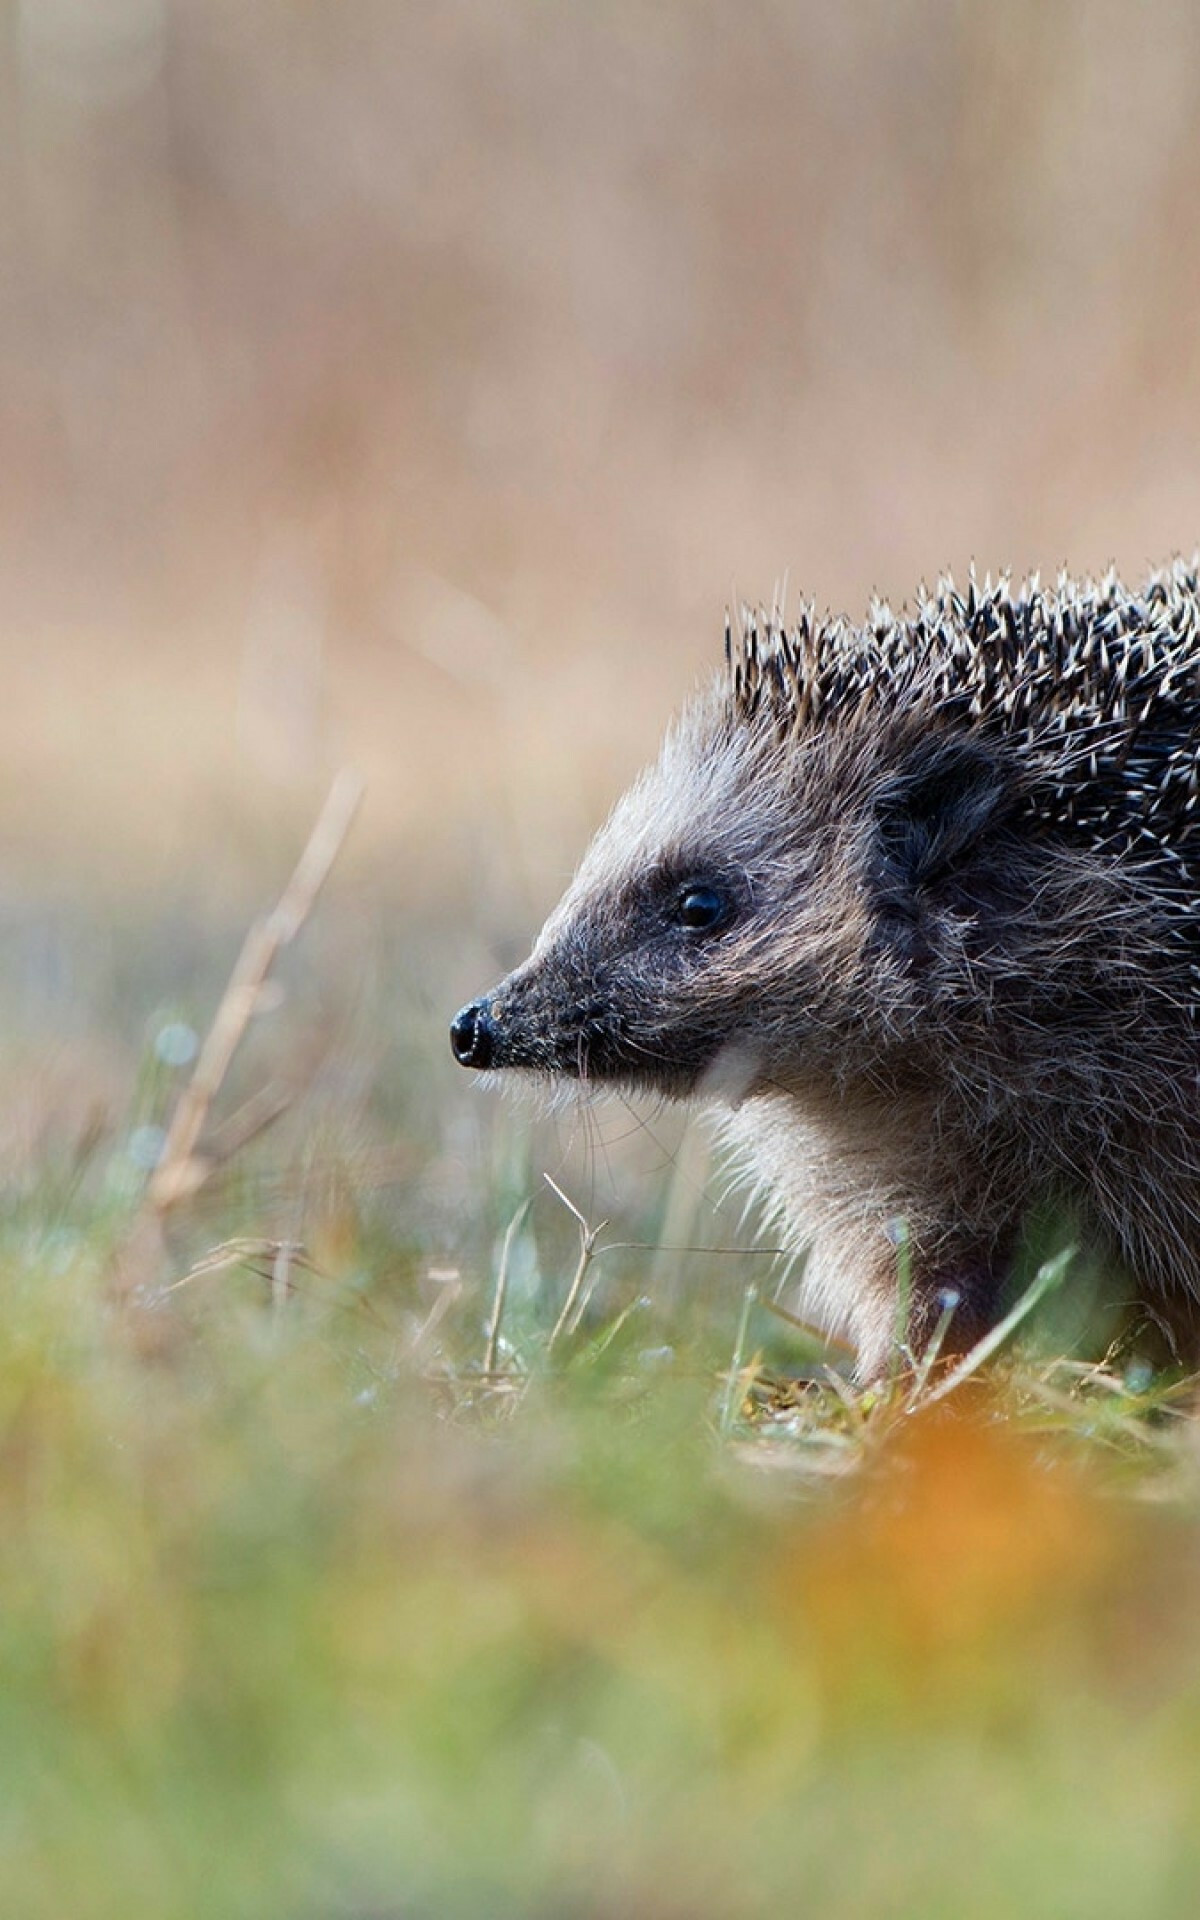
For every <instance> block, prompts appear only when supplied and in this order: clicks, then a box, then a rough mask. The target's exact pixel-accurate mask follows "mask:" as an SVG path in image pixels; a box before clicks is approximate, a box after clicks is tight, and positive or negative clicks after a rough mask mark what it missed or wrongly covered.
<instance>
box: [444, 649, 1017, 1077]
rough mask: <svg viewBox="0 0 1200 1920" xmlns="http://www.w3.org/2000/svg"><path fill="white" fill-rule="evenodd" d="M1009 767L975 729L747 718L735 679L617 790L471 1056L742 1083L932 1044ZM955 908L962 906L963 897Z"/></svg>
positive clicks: (461, 1035) (536, 1068)
mask: <svg viewBox="0 0 1200 1920" xmlns="http://www.w3.org/2000/svg"><path fill="white" fill-rule="evenodd" d="M1006 793H1007V786H1006V776H1005V774H1004V772H1003V770H1002V768H1001V766H1000V764H999V761H998V760H997V758H996V757H995V756H994V755H993V754H992V753H991V752H989V751H987V750H985V749H984V748H983V747H982V746H980V744H979V743H978V742H977V741H976V740H975V739H973V738H971V737H969V736H962V735H953V734H939V733H937V732H936V731H935V732H933V733H932V734H931V732H930V729H929V725H928V720H927V719H926V720H925V721H923V722H922V723H921V724H920V725H914V724H912V717H911V716H909V718H908V720H907V721H904V720H902V719H898V718H897V717H896V716H892V717H891V718H890V719H886V720H884V721H882V722H880V723H879V724H876V725H872V726H869V727H868V726H862V727H858V726H853V725H847V726H838V727H827V726H809V727H800V726H792V727H789V728H786V729H785V728H781V727H780V726H779V725H778V724H777V717H773V716H772V715H770V714H769V713H767V712H765V711H764V712H763V713H762V714H761V715H759V716H758V717H757V718H754V717H753V716H752V717H750V718H749V719H748V718H747V717H746V716H745V714H743V713H739V711H738V710H737V708H736V705H734V706H733V707H732V708H731V704H730V701H729V698H728V693H727V690H726V689H725V688H724V687H721V686H718V687H716V688H714V690H713V692H712V694H711V695H710V696H709V697H708V698H707V699H704V700H702V701H700V702H699V703H698V704H697V705H696V706H695V707H694V708H693V709H692V711H691V712H690V713H688V714H687V715H686V716H685V717H684V719H683V720H682V721H681V722H680V723H679V725H678V726H677V727H676V728H675V729H674V731H673V732H672V733H671V734H670V735H669V737H668V739H667V741H666V744H665V746H664V748H663V751H662V754H661V756H660V758H659V761H658V763H657V765H656V766H654V767H653V768H651V769H650V770H649V771H648V772H647V773H645V774H643V776H642V777H641V778H640V779H639V780H638V781H637V783H636V784H635V785H634V786H633V788H632V789H631V790H630V791H629V792H628V793H627V794H626V795H625V797H624V799H623V800H621V801H620V803H619V804H618V806H617V808H616V810H615V812H614V813H613V815H612V817H611V819H610V820H609V821H608V823H607V825H606V826H605V827H604V828H603V829H602V830H601V832H600V833H599V834H598V836H597V838H596V840H595V841H594V842H593V844H592V846H591V848H590V849H589V851H588V853H587V855H586V856H585V858H584V861H583V863H582V865H581V866H580V869H579V871H578V873H577V874H576V876H575V879H574V880H573V882H572V883H571V886H570V887H569V888H568V890H567V893H566V895H565V897H564V898H563V900H562V901H561V902H560V904H559V906H558V907H557V908H556V909H555V911H554V912H553V914H552V915H551V916H550V919H549V920H548V921H547V923H546V926H545V927H544V929H543V931H542V933H541V935H540V937H539V939H538V941H537V944H536V946H535V947H534V949H533V952H532V954H531V955H530V957H529V959H528V960H527V961H526V962H525V963H524V964H523V965H522V966H520V967H518V968H517V969H516V971H515V972H513V973H511V974H510V975H509V976H508V978H507V979H505V980H503V981H502V982H501V983H500V985H499V986H498V987H496V988H495V989H494V991H493V992H491V993H489V994H487V995H485V996H484V997H483V998H482V999H479V1000H476V1001H474V1002H472V1004H471V1005H470V1006H468V1007H464V1008H463V1010H462V1011H461V1012H460V1013H459V1014H458V1016H457V1017H456V1019H455V1021H454V1023H453V1026H452V1028H451V1042H452V1046H453V1049H454V1053H455V1055H456V1057H457V1058H458V1060H459V1061H460V1062H461V1063H462V1064H463V1065H464V1066H470V1067H478V1068H507V1067H517V1068H523V1069H526V1070H531V1071H533V1072H536V1073H542V1074H547V1075H551V1076H560V1075H568V1076H571V1077H573V1078H578V1079H585V1080H588V1081H593V1082H596V1083H612V1084H619V1085H623V1086H627V1087H640V1088H645V1089H650V1090H653V1091H657V1092H661V1093H666V1094H671V1095H688V1094H692V1093H696V1092H701V1091H703V1092H713V1093H717V1094H721V1095H724V1096H725V1097H729V1098H734V1099H737V1098H740V1097H742V1096H744V1095H746V1094H749V1093H753V1092H755V1091H762V1090H765V1089H767V1088H771V1087H778V1088H787V1089H789V1090H799V1089H800V1088H801V1087H803V1086H805V1085H812V1084H814V1083H818V1082H824V1083H826V1084H828V1083H829V1082H830V1081H833V1082H834V1083H835V1084H838V1083H840V1084H845V1083H846V1082H848V1081H849V1080H850V1079H852V1078H853V1077H854V1076H855V1075H856V1074H859V1073H861V1074H864V1075H865V1076H866V1077H867V1078H868V1079H871V1078H872V1076H876V1077H878V1075H879V1073H880V1071H881V1069H882V1067H883V1065H884V1063H885V1062H886V1060H887V1059H888V1057H889V1056H898V1053H899V1051H900V1050H902V1049H903V1048H905V1047H907V1048H909V1049H910V1050H911V1049H912V1048H913V1047H914V1046H917V1045H919V1021H918V1020H917V1019H916V1010H917V1009H918V1007H919V1002H920V998H921V991H920V987H919V981H920V977H921V975H922V973H924V974H926V975H929V974H930V972H931V971H933V972H936V970H937V968H938V967H939V966H940V965H944V963H945V955H944V954H943V951H942V950H943V948H944V947H945V944H946V941H947V939H950V940H951V943H952V944H953V942H954V940H955V939H958V938H959V935H958V934H957V933H956V932H955V928H956V927H957V926H958V925H959V923H960V922H961V921H962V914H961V912H960V911H958V910H957V909H956V906H955V901H954V897H953V896H954V893H955V889H956V888H957V889H958V890H959V892H960V893H961V890H962V888H963V887H964V886H967V887H968V889H969V877H968V876H969V871H970V868H971V862H972V856H973V853H974V851H975V850H976V849H977V847H978V846H979V844H980V842H981V840H983V839H985V838H986V837H987V835H988V833H989V831H990V830H991V829H993V828H994V827H995V826H996V825H997V823H998V822H999V821H1000V820H1001V819H1002V817H1003V813H1004V811H1005V806H1004V802H1005V798H1006ZM956 914H957V917H956Z"/></svg>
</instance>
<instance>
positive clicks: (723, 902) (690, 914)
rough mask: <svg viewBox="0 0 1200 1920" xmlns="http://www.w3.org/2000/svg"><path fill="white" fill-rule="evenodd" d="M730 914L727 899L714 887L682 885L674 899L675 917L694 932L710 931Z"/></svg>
mask: <svg viewBox="0 0 1200 1920" xmlns="http://www.w3.org/2000/svg"><path fill="white" fill-rule="evenodd" d="M729 914H730V905H729V901H728V900H727V899H726V897H725V895H724V894H723V893H718V891H717V889H716V888H715V887H703V886H696V887H684V888H683V889H682V891H681V892H680V893H679V894H678V896H677V898H676V901H675V919H676V920H677V921H678V923H679V925H680V926H681V927H690V928H691V929H692V931H693V932H694V933H711V932H713V930H714V929H715V928H717V927H720V926H723V925H724V924H725V922H726V920H728V918H729Z"/></svg>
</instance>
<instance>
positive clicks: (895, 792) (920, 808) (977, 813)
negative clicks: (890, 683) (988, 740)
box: [876, 740, 1005, 886]
mask: <svg viewBox="0 0 1200 1920" xmlns="http://www.w3.org/2000/svg"><path fill="white" fill-rule="evenodd" d="M1004 800H1005V780H1004V776H1003V772H1002V769H1001V767H1000V766H999V764H998V762H997V761H996V760H995V759H994V758H993V757H992V755H991V754H989V753H988V752H987V750H986V749H985V748H984V747H981V746H980V745H978V744H977V743H976V742H975V741H970V740H931V741H924V742H922V743H921V745H920V746H919V747H917V748H916V749H915V750H914V752H913V753H912V754H911V755H910V757H909V760H908V763H907V764H906V766H905V767H904V768H903V770H902V771H901V772H900V773H899V774H898V775H897V776H896V777H895V778H894V779H893V780H891V781H890V782H889V783H888V785H887V787H886V788H885V789H884V791H883V792H882V793H881V794H880V796H879V800H878V803H877V807H876V821H877V825H878V831H879V838H880V844H881V846H882V849H883V853H884V856H885V858H886V861H887V864H888V867H889V868H890V869H891V871H892V873H893V874H894V875H895V876H896V877H897V878H899V879H901V880H903V881H907V882H908V883H909V884H910V885H913V886H919V885H923V884H925V883H926V882H928V881H930V880H934V879H936V878H937V876H938V875H939V874H941V873H944V872H946V870H947V869H948V868H950V867H952V866H953V865H954V863H955V861H956V860H958V859H959V858H960V857H961V856H962V855H963V854H964V853H965V852H966V851H967V849H968V848H969V847H970V846H972V845H973V844H974V842H975V841H976V840H978V838H979V837H980V835H981V834H982V833H983V832H984V831H985V830H986V829H987V828H988V827H989V826H990V825H991V824H992V823H993V822H994V820H995V818H996V816H997V814H998V813H999V812H1000V811H1001V809H1002V807H1003V804H1004Z"/></svg>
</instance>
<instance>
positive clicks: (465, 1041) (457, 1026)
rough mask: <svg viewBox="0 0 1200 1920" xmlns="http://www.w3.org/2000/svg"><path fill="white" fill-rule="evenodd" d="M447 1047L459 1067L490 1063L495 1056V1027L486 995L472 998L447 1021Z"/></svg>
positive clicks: (479, 1065) (488, 1065)
mask: <svg viewBox="0 0 1200 1920" xmlns="http://www.w3.org/2000/svg"><path fill="white" fill-rule="evenodd" d="M450 1048H451V1051H452V1053H453V1054H454V1058H455V1059H456V1060H457V1061H458V1064H459V1066H460V1067H479V1068H481V1069H482V1068H485V1067H490V1066H491V1065H492V1064H493V1062H494V1060H495V1056H496V1029H495V1027H494V1025H493V1023H492V1014H491V1006H490V1004H489V1001H488V998H487V995H486V994H485V995H484V997H483V999H482V1000H472V1001H471V1004H470V1005H469V1006H466V1007H463V1008H461V1009H460V1011H459V1012H458V1013H456V1014H455V1016H454V1018H453V1020H452V1021H451V1022H450Z"/></svg>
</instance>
